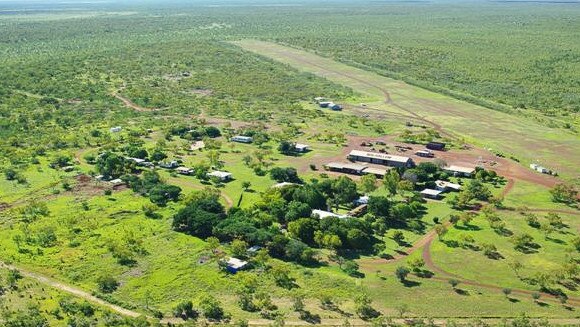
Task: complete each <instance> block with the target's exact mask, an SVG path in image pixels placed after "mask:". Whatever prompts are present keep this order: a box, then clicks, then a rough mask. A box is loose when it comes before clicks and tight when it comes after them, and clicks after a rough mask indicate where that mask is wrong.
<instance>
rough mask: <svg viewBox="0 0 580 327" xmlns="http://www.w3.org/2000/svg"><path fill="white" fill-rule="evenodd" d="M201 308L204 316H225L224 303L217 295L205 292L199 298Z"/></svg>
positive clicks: (218, 317) (216, 318)
mask: <svg viewBox="0 0 580 327" xmlns="http://www.w3.org/2000/svg"><path fill="white" fill-rule="evenodd" d="M199 308H200V309H201V312H202V313H203V315H204V317H206V318H207V319H210V320H221V319H223V318H225V313H224V309H223V308H222V304H221V303H220V301H218V300H217V299H216V298H215V297H213V296H212V295H210V294H207V293H204V294H202V295H201V296H200V299H199Z"/></svg>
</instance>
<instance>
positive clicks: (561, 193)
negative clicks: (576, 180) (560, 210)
mask: <svg viewBox="0 0 580 327" xmlns="http://www.w3.org/2000/svg"><path fill="white" fill-rule="evenodd" d="M550 193H551V194H552V201H554V202H560V203H574V202H576V199H577V196H578V190H577V189H576V187H574V185H572V184H565V183H560V184H557V185H556V186H554V188H552V189H551V190H550Z"/></svg>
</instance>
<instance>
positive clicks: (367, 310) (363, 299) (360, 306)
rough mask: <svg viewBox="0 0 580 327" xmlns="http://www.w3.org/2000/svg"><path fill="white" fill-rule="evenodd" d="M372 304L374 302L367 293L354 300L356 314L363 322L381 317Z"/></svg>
mask: <svg viewBox="0 0 580 327" xmlns="http://www.w3.org/2000/svg"><path fill="white" fill-rule="evenodd" d="M371 304H372V300H371V298H370V296H368V295H367V294H365V293H362V294H359V295H357V296H355V298H354V306H355V312H356V314H357V315H358V316H359V317H360V318H361V319H363V320H368V319H372V318H376V317H378V316H379V313H378V312H377V311H376V310H375V309H374V308H373V307H372V306H371Z"/></svg>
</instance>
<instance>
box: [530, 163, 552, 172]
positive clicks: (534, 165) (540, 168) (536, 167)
mask: <svg viewBox="0 0 580 327" xmlns="http://www.w3.org/2000/svg"><path fill="white" fill-rule="evenodd" d="M530 168H532V169H533V170H535V171H537V172H539V173H542V174H549V173H550V171H549V170H548V168H546V167H542V166H540V165H538V164H531V165H530Z"/></svg>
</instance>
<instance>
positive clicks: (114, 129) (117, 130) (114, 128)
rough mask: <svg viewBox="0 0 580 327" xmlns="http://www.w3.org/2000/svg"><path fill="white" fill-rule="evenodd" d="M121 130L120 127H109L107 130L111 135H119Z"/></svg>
mask: <svg viewBox="0 0 580 327" xmlns="http://www.w3.org/2000/svg"><path fill="white" fill-rule="evenodd" d="M122 129H123V128H122V127H121V126H115V127H111V129H109V131H110V132H111V133H119V132H120V131H121V130H122Z"/></svg>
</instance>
